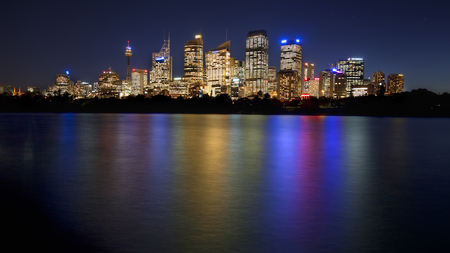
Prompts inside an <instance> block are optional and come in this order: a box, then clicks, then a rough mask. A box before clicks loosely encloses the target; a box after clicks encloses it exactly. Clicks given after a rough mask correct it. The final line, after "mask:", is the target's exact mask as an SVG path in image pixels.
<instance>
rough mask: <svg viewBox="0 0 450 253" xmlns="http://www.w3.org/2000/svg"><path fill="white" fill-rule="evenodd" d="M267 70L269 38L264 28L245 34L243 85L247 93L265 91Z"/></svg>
mask: <svg viewBox="0 0 450 253" xmlns="http://www.w3.org/2000/svg"><path fill="white" fill-rule="evenodd" d="M268 72H269V40H268V39H267V33H266V31H264V30H258V31H251V32H249V33H248V34H247V40H246V45H245V86H246V89H247V91H248V92H247V95H251V94H257V93H258V92H259V91H261V92H262V93H263V94H265V93H267V86H268Z"/></svg>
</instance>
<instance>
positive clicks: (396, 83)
mask: <svg viewBox="0 0 450 253" xmlns="http://www.w3.org/2000/svg"><path fill="white" fill-rule="evenodd" d="M404 86H405V77H404V76H403V75H402V74H390V75H389V76H388V83H387V91H388V92H389V94H394V93H402V92H403V91H404V89H405V87H404Z"/></svg>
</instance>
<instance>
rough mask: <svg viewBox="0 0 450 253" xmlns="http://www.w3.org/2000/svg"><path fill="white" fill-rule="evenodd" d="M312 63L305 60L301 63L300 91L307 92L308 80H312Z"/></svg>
mask: <svg viewBox="0 0 450 253" xmlns="http://www.w3.org/2000/svg"><path fill="white" fill-rule="evenodd" d="M314 77H315V76H314V63H308V62H305V64H304V65H303V78H302V79H301V80H302V82H303V84H302V93H305V94H309V93H310V91H309V86H310V85H309V81H310V80H314Z"/></svg>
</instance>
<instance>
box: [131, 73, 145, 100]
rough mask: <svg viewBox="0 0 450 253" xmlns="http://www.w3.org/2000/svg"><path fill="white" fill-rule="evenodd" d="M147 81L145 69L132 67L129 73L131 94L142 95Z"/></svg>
mask: <svg viewBox="0 0 450 253" xmlns="http://www.w3.org/2000/svg"><path fill="white" fill-rule="evenodd" d="M147 83H148V71H147V70H146V69H133V72H132V73H131V94H132V95H135V96H137V95H143V94H144V93H145V91H146V90H145V89H146V87H147Z"/></svg>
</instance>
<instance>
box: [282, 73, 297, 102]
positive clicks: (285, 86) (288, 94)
mask: <svg viewBox="0 0 450 253" xmlns="http://www.w3.org/2000/svg"><path fill="white" fill-rule="evenodd" d="M299 81H300V80H299V74H298V71H297V70H281V71H279V72H278V74H277V98H278V99H279V100H291V99H293V98H296V97H299V96H300V94H299V93H300V87H299V84H300V82H299Z"/></svg>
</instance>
